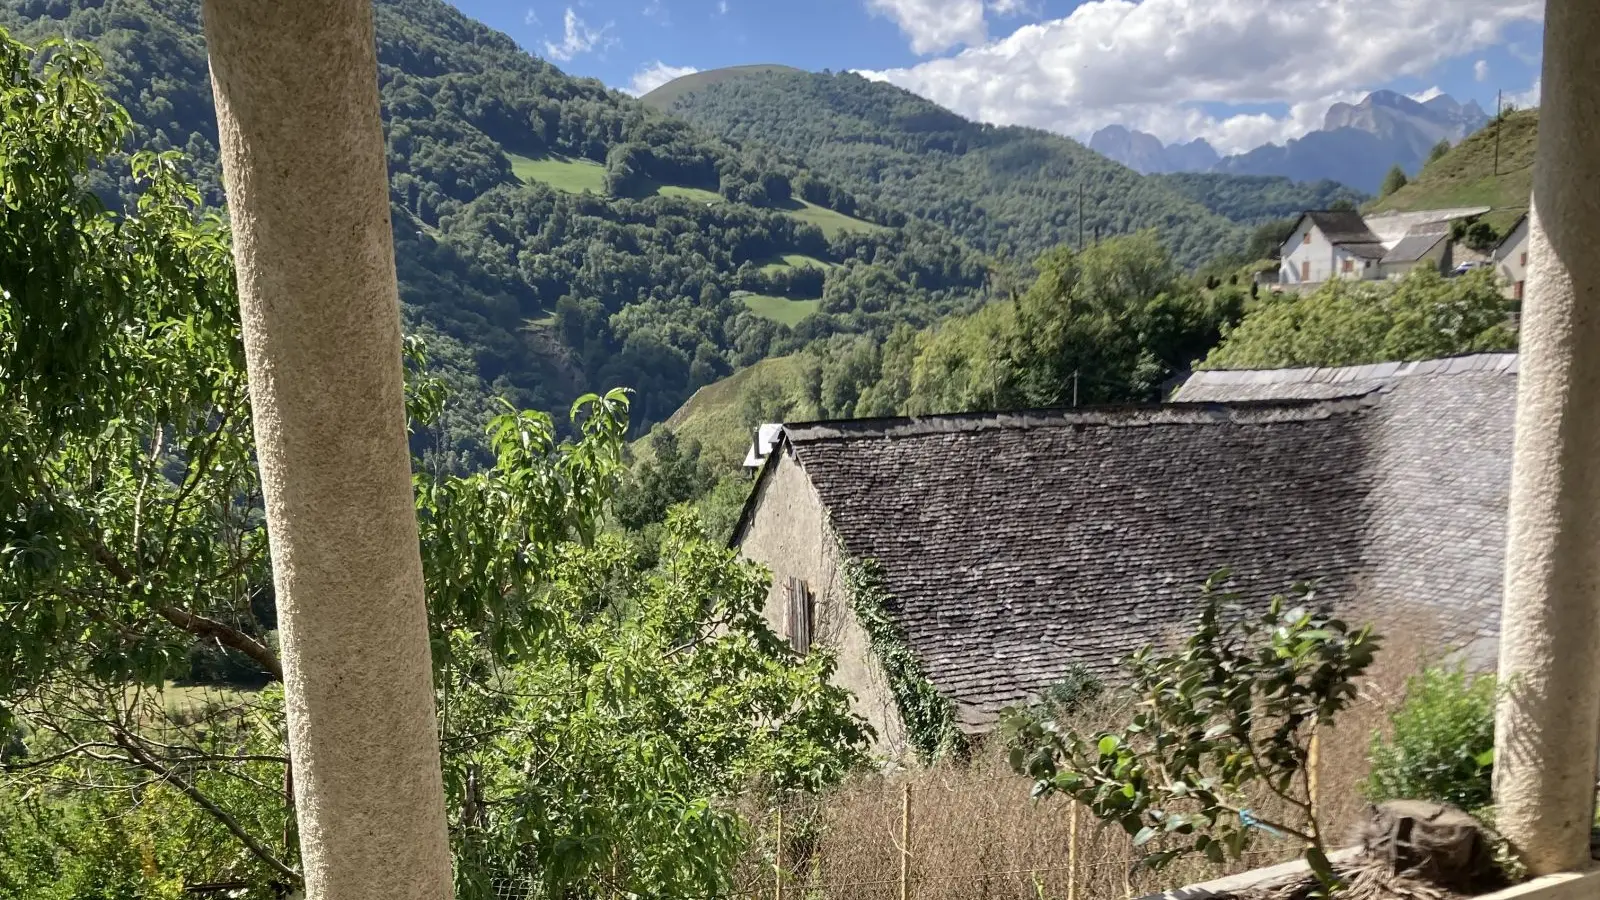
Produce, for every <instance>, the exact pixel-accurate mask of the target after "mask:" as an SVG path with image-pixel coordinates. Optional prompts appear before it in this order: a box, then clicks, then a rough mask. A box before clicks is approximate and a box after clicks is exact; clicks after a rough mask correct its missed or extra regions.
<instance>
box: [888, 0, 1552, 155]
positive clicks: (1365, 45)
mask: <svg viewBox="0 0 1600 900" xmlns="http://www.w3.org/2000/svg"><path fill="white" fill-rule="evenodd" d="M869 2H870V3H871V4H872V6H873V8H874V9H878V10H880V11H882V12H884V14H886V15H889V16H890V17H891V18H893V19H894V20H895V21H896V22H898V23H900V25H901V28H902V29H903V30H905V31H906V33H907V34H908V35H909V36H911V38H912V48H913V49H914V50H918V51H919V52H925V51H926V50H927V49H928V48H934V49H937V48H941V47H942V48H949V47H952V46H955V45H956V44H958V43H964V42H966V43H969V46H968V48H967V49H965V50H963V51H961V52H960V53H958V54H955V55H952V56H946V57H943V58H939V59H933V60H929V61H927V62H924V63H921V64H918V65H916V66H912V67H910V68H905V69H892V70H888V71H883V72H874V73H862V74H864V75H868V76H869V77H875V78H879V79H882V80H887V81H891V82H893V83H895V84H898V85H900V86H902V87H905V88H907V89H909V90H912V91H915V92H916V93H919V94H922V95H923V96H926V97H929V98H930V99H932V100H934V101H936V102H938V103H941V104H943V105H945V106H948V107H950V108H951V109H954V110H956V111H958V112H960V113H963V114H965V115H968V116H972V117H974V118H977V119H981V120H983V121H988V122H997V123H1006V124H1022V125H1034V126H1038V127H1042V128H1049V129H1051V130H1054V131H1059V132H1062V133H1066V134H1071V135H1075V136H1078V137H1080V138H1082V137H1087V136H1088V135H1089V134H1090V133H1091V132H1093V131H1094V130H1095V129H1096V128H1099V127H1102V126H1104V125H1108V124H1111V123H1121V124H1125V125H1127V126H1129V127H1132V128H1139V129H1141V130H1144V131H1149V132H1151V133H1153V134H1155V135H1156V136H1157V137H1160V138H1162V139H1163V140H1169V141H1170V140H1176V139H1188V138H1192V137H1197V136H1199V137H1206V138H1208V139H1210V140H1211V141H1212V142H1213V143H1215V144H1216V145H1217V148H1218V149H1219V150H1221V151H1222V152H1236V151H1239V150H1243V149H1248V148H1249V147H1251V146H1254V145H1256V144H1258V143H1260V142H1261V141H1262V140H1272V141H1281V140H1284V139H1286V138H1289V137H1295V136H1298V135H1300V134H1304V133H1305V132H1306V131H1308V130H1310V129H1312V128H1316V127H1320V125H1321V121H1322V114H1323V113H1324V112H1325V111H1326V109H1327V107H1328V105H1329V104H1330V103H1332V102H1335V101H1336V100H1339V99H1351V97H1350V96H1349V95H1350V94H1351V93H1352V92H1355V93H1364V89H1371V88H1376V87H1380V86H1382V85H1384V84H1386V83H1390V82H1392V81H1393V80H1395V79H1398V78H1402V77H1410V78H1417V77H1426V76H1427V75H1428V74H1430V73H1431V72H1432V71H1433V69H1434V68H1435V67H1436V66H1437V65H1438V64H1439V63H1441V62H1443V61H1445V60H1447V59H1452V58H1458V57H1460V56H1463V55H1465V54H1468V53H1474V52H1476V51H1479V50H1482V49H1483V48H1485V47H1488V46H1491V45H1494V44H1496V43H1498V42H1499V41H1501V40H1502V39H1503V32H1504V31H1505V29H1506V26H1508V25H1509V24H1511V23H1513V22H1529V21H1534V22H1536V21H1539V20H1540V19H1541V18H1542V16H1543V10H1544V4H1543V2H1542V0H1457V3H1456V4H1454V5H1453V7H1452V10H1451V14H1450V15H1448V16H1441V15H1439V14H1438V10H1439V8H1438V4H1437V3H1435V2H1431V0H1344V2H1341V3H1339V4H1328V3H1325V2H1322V0H1212V2H1207V3H1195V2H1192V0H1142V2H1139V3H1134V2H1131V0H1089V2H1086V3H1083V4H1081V5H1080V6H1078V7H1077V8H1076V9H1074V10H1073V11H1072V13H1071V14H1069V15H1068V16H1066V17H1065V18H1060V19H1055V20H1051V21H1046V22H1040V23H1036V24H1029V25H1024V26H1022V27H1020V28H1017V29H1016V30H1015V31H1013V32H1012V33H1011V34H1010V35H1009V36H1006V37H1004V38H998V39H995V40H992V41H985V42H983V43H981V44H975V45H974V44H970V41H972V40H973V39H975V38H976V37H977V36H978V35H981V34H983V33H984V30H985V29H984V23H983V16H982V12H983V4H982V0H869ZM974 10H976V13H974ZM918 11H920V16H921V18H920V19H918V18H916V17H915V16H916V15H917V14H918ZM941 11H942V12H944V13H946V14H947V15H945V16H942V17H941V16H939V15H937V13H939V12H941ZM1374 22H1381V23H1383V27H1382V28H1374V27H1372V23H1374ZM908 23H909V24H908ZM1212 104H1223V105H1224V106H1222V107H1220V108H1219V107H1216V106H1211V107H1210V111H1207V109H1206V108H1205V107H1204V106H1203V105H1212ZM1231 104H1258V105H1267V106H1273V107H1278V108H1279V109H1282V110H1285V111H1284V112H1280V113H1275V114H1268V113H1261V112H1257V111H1254V110H1252V111H1250V112H1248V113H1238V114H1234V113H1231V112H1229V110H1228V108H1227V105H1231Z"/></svg>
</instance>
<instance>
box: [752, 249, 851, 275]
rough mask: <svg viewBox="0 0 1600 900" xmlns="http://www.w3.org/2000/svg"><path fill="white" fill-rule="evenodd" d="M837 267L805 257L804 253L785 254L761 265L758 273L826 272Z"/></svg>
mask: <svg viewBox="0 0 1600 900" xmlns="http://www.w3.org/2000/svg"><path fill="white" fill-rule="evenodd" d="M838 267H839V264H838V263H831V262H827V261H826V260H821V259H817V258H816V257H815V256H806V255H805V254H804V253H785V254H783V255H782V256H779V257H775V258H773V259H770V260H768V261H767V262H765V263H763V264H762V266H761V270H760V271H761V273H762V274H764V275H771V274H773V273H775V272H781V271H783V270H785V269H822V270H824V271H826V270H828V269H837V268H838Z"/></svg>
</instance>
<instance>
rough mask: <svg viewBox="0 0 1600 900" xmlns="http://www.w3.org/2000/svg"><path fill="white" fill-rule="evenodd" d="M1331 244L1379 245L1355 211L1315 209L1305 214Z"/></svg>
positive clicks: (1365, 221) (1375, 236) (1377, 239)
mask: <svg viewBox="0 0 1600 900" xmlns="http://www.w3.org/2000/svg"><path fill="white" fill-rule="evenodd" d="M1305 215H1306V218H1308V219H1310V220H1311V224H1313V225H1315V226H1317V228H1318V230H1320V231H1321V232H1322V233H1323V235H1325V236H1326V237H1327V238H1328V242H1329V243H1331V244H1341V245H1342V244H1381V243H1382V241H1381V240H1380V239H1379V238H1378V236H1377V235H1376V234H1374V233H1373V231H1372V229H1370V228H1368V227H1367V220H1366V219H1363V218H1361V214H1360V213H1358V212H1356V211H1355V210H1339V209H1316V210H1312V211H1310V212H1308V213H1306V214H1305Z"/></svg>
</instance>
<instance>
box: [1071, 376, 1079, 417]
mask: <svg viewBox="0 0 1600 900" xmlns="http://www.w3.org/2000/svg"><path fill="white" fill-rule="evenodd" d="M1072 408H1073V409H1077V408H1078V370H1077V369H1073V370H1072Z"/></svg>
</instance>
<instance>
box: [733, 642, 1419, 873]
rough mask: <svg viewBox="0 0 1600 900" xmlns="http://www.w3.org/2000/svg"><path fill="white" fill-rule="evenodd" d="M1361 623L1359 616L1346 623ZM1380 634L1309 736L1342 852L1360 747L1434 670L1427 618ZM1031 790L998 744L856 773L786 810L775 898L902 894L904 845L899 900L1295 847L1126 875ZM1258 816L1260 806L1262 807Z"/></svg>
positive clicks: (754, 859)
mask: <svg viewBox="0 0 1600 900" xmlns="http://www.w3.org/2000/svg"><path fill="white" fill-rule="evenodd" d="M1352 618H1356V619H1358V620H1360V619H1361V618H1362V617H1360V616H1355V617H1352ZM1372 618H1375V619H1376V620H1377V622H1378V625H1379V627H1378V630H1379V632H1380V633H1382V634H1383V635H1384V636H1385V640H1384V645H1383V650H1382V651H1381V652H1380V653H1379V655H1378V659H1377V662H1376V663H1375V665H1374V666H1373V668H1372V669H1371V671H1370V672H1369V674H1368V676H1367V678H1365V679H1364V680H1363V682H1362V684H1361V686H1360V688H1361V692H1360V699H1359V701H1358V702H1357V703H1356V705H1355V706H1354V707H1353V708H1351V709H1349V710H1347V711H1346V712H1345V714H1344V715H1343V716H1342V718H1341V719H1340V721H1339V722H1338V723H1337V727H1334V728H1326V729H1324V731H1323V732H1322V734H1321V735H1320V739H1319V759H1318V764H1317V794H1318V798H1317V799H1318V805H1319V816H1320V817H1321V819H1322V822H1323V828H1324V833H1325V834H1327V835H1329V836H1330V843H1331V844H1333V845H1336V846H1342V845H1343V844H1344V843H1345V840H1344V838H1345V837H1346V835H1348V834H1350V833H1351V832H1352V830H1353V829H1354V828H1355V827H1356V825H1357V824H1358V822H1359V821H1360V819H1361V817H1362V813H1363V809H1364V807H1365V801H1364V800H1363V799H1362V795H1361V786H1362V784H1363V783H1364V782H1365V780H1366V778H1367V770H1368V767H1367V759H1366V756H1367V748H1368V746H1369V744H1370V742H1371V739H1372V735H1373V733H1374V731H1376V730H1380V729H1382V728H1384V727H1386V724H1387V720H1388V715H1389V713H1390V711H1392V710H1393V709H1394V707H1395V705H1396V704H1398V703H1399V702H1400V700H1401V699H1402V698H1403V692H1404V686H1405V682H1406V679H1407V678H1409V677H1410V676H1411V675H1413V674H1415V673H1416V672H1417V671H1418V670H1419V669H1420V668H1421V667H1422V666H1424V665H1426V664H1430V663H1436V662H1439V661H1440V660H1439V658H1438V657H1439V652H1438V650H1437V649H1436V648H1439V647H1441V646H1442V645H1443V643H1444V642H1443V641H1442V640H1441V639H1440V636H1439V631H1438V629H1437V622H1436V621H1434V620H1433V619H1432V618H1431V617H1427V616H1413V617H1410V618H1409V619H1402V618H1400V617H1396V616H1394V615H1390V614H1383V615H1380V616H1376V617H1372ZM1084 715H1085V717H1086V719H1085V721H1081V722H1077V723H1075V724H1076V725H1077V726H1078V727H1079V728H1080V730H1088V731H1093V730H1096V728H1097V727H1099V726H1101V725H1102V723H1103V724H1104V725H1108V726H1109V725H1112V724H1114V723H1116V722H1118V721H1122V720H1125V717H1126V715H1127V710H1126V709H1125V708H1123V709H1117V708H1115V706H1114V705H1111V704H1104V705H1101V706H1100V707H1099V708H1098V709H1096V710H1093V711H1091V712H1089V713H1086V714H1084ZM1030 788H1031V783H1030V782H1029V781H1028V780H1027V779H1025V778H1022V777H1020V776H1017V775H1015V774H1013V773H1012V772H1011V770H1010V768H1009V767H1008V766H1007V765H1006V762H1005V754H1004V748H1003V747H1000V746H998V742H991V744H990V745H989V746H986V747H983V748H981V749H980V750H979V751H977V752H976V753H975V754H974V756H973V758H972V759H971V760H970V761H968V762H964V763H957V762H944V763H940V764H938V765H936V766H933V767H931V768H921V769H915V770H912V771H906V772H897V773H893V774H885V775H874V776H866V777H861V778H858V779H855V780H853V781H851V782H850V783H848V784H846V785H844V786H842V787H840V788H838V789H835V790H833V791H831V792H829V793H828V794H827V795H825V796H823V797H821V798H813V799H810V800H806V801H803V802H798V803H796V804H793V805H791V806H790V807H789V808H787V809H786V810H785V811H784V815H783V819H784V824H783V832H784V839H783V842H782V843H783V847H784V856H783V863H784V865H783V881H784V890H783V895H782V896H783V897H786V898H817V900H891V898H898V897H899V896H900V889H901V888H900V870H901V863H902V854H901V847H902V846H909V849H910V872H911V878H910V885H909V887H910V891H909V894H910V896H911V897H914V898H916V900H958V898H961V900H965V898H982V900H990V898H993V900H1002V898H1004V900H1011V898H1016V900H1041V898H1049V900H1068V898H1070V900H1125V898H1128V897H1140V896H1144V895H1146V894H1149V893H1153V892H1156V891H1160V890H1166V889H1171V888H1174V887H1177V886H1181V885H1184V884H1193V883H1196V882H1199V881H1205V880H1208V879H1211V878H1216V877H1220V876H1221V875H1225V874H1231V873H1234V872H1238V871H1243V870H1245V869H1249V868H1255V867H1257V866H1264V865H1270V864H1273V863H1276V862H1281V861H1284V860H1286V859H1291V858H1293V857H1295V856H1297V855H1298V853H1299V848H1298V847H1297V846H1295V845H1294V843H1293V842H1292V841H1287V840H1276V839H1273V838H1270V837H1267V836H1262V837H1261V838H1260V839H1259V840H1258V841H1257V842H1256V845H1255V847H1254V848H1253V849H1252V850H1251V851H1250V852H1249V855H1248V856H1247V858H1246V859H1245V860H1243V861H1242V862H1237V863H1230V864H1229V865H1227V866H1224V867H1218V866H1213V865H1211V864H1209V863H1206V862H1204V861H1202V860H1185V861H1180V862H1178V863H1175V864H1174V865H1172V866H1169V867H1168V868H1167V869H1165V870H1163V871H1161V872H1149V871H1145V870H1143V869H1137V870H1135V869H1134V868H1133V863H1134V860H1135V858H1136V852H1135V850H1134V848H1133V847H1132V846H1131V844H1130V841H1129V839H1128V837H1127V835H1126V834H1124V832H1123V831H1122V829H1121V828H1119V827H1117V826H1114V825H1113V826H1109V827H1107V826H1102V825H1101V824H1100V823H1099V822H1097V821H1095V820H1094V819H1093V818H1092V817H1090V816H1089V815H1088V813H1087V812H1085V811H1083V810H1079V811H1078V812H1077V825H1076V827H1075V828H1074V825H1073V822H1072V819H1073V808H1072V805H1071V804H1070V803H1069V802H1067V801H1065V800H1063V799H1061V798H1050V799H1046V800H1042V801H1035V800H1032V799H1031V798H1030V796H1029V792H1030ZM908 796H909V802H910V813H911V827H910V841H909V845H903V844H902V841H901V828H902V804H903V803H905V802H906V800H907V797H908ZM1261 809H1262V810H1263V812H1264V813H1265V812H1268V811H1270V809H1271V805H1270V804H1266V803H1263V804H1262V805H1261ZM776 830H777V823H776V817H775V816H769V817H767V818H766V819H765V821H764V822H762V823H761V828H760V836H759V837H760V839H759V841H758V842H757V847H756V848H755V849H754V850H753V852H752V853H751V855H750V858H749V859H748V860H747V861H746V864H745V866H744V870H745V871H744V872H743V875H744V877H743V878H742V879H741V881H742V882H743V883H744V884H745V885H746V886H747V887H746V891H747V892H746V894H745V895H746V896H754V897H771V896H774V881H775V879H776V877H777V873H776V872H775V870H774V865H773V851H774V848H775V847H776V845H777V841H776Z"/></svg>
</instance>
